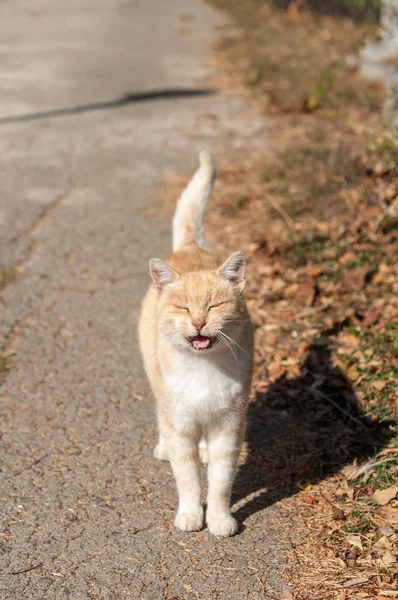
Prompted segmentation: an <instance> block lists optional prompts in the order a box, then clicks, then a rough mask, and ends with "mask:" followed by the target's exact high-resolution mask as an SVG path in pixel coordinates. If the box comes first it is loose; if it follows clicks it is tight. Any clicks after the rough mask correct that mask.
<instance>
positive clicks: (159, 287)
mask: <svg viewBox="0 0 398 600" xmlns="http://www.w3.org/2000/svg"><path fill="white" fill-rule="evenodd" d="M149 272H150V274H151V277H152V281H153V285H154V287H155V290H156V291H157V292H161V291H163V289H164V287H165V286H166V285H168V284H169V283H173V281H175V280H176V279H177V278H178V277H179V275H180V274H179V273H177V271H174V269H172V268H171V267H169V265H168V264H167V263H165V262H164V261H163V260H160V258H151V260H150V261H149Z"/></svg>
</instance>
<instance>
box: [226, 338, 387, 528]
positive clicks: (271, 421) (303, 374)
mask: <svg viewBox="0 0 398 600" xmlns="http://www.w3.org/2000/svg"><path fill="white" fill-rule="evenodd" d="M389 425H390V422H387V421H384V422H383V423H378V422H374V421H370V420H369V419H368V418H367V417H366V416H365V415H364V414H363V413H362V411H361V409H360V407H359V404H358V401H357V398H356V396H355V394H354V392H353V390H352V387H351V385H350V383H349V382H348V380H347V379H346V378H345V376H344V374H343V373H342V371H341V370H340V369H339V368H338V367H334V366H333V365H332V364H331V360H330V349H329V344H328V338H327V335H325V336H321V337H320V338H319V339H318V340H317V341H316V342H315V343H313V344H312V345H311V346H310V348H309V350H308V353H307V355H306V358H305V361H304V364H303V365H302V367H301V370H300V374H299V375H298V376H297V377H295V378H294V379H286V378H285V377H280V378H279V379H277V380H276V381H275V382H274V383H272V384H271V385H270V387H269V389H268V390H267V392H265V393H258V394H257V397H256V401H255V402H253V403H251V404H250V405H249V410H248V427H247V435H246V439H247V443H248V447H249V448H248V449H249V456H248V458H247V460H246V464H245V465H243V466H242V467H241V469H240V471H239V473H238V476H237V479H236V485H235V488H234V493H233V498H232V504H234V503H236V502H239V501H242V499H244V498H247V502H246V503H245V504H244V505H243V506H241V507H240V508H238V510H237V512H236V513H235V516H236V517H237V518H238V520H239V521H240V522H242V521H243V520H245V519H246V518H247V517H248V516H250V515H252V514H254V513H256V512H257V511H259V510H262V509H263V508H266V507H267V506H269V505H270V504H272V503H274V502H276V501H278V500H281V499H282V498H285V497H288V496H291V495H293V494H295V493H297V492H298V491H299V489H300V487H301V486H302V485H305V484H308V483H316V482H319V481H320V480H322V479H324V478H325V477H328V476H330V475H332V474H333V473H336V472H338V471H339V470H340V469H341V468H342V467H343V466H344V465H345V464H348V463H351V462H352V461H353V459H354V458H355V457H357V458H358V461H359V462H360V461H361V460H364V459H366V458H368V457H369V455H371V454H372V453H374V451H375V449H378V448H382V447H383V446H384V445H385V444H386V443H387V441H388V438H389V435H392V432H391V431H389V429H388V428H389Z"/></svg>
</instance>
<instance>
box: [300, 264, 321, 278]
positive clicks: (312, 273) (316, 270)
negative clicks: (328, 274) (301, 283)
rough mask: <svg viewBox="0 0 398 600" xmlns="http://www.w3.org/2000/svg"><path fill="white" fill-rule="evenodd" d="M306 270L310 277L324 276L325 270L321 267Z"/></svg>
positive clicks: (311, 267)
mask: <svg viewBox="0 0 398 600" xmlns="http://www.w3.org/2000/svg"><path fill="white" fill-rule="evenodd" d="M304 270H305V272H306V274H307V275H308V276H309V277H318V275H322V273H323V269H321V268H320V267H314V266H312V265H309V266H308V267H305V269H304Z"/></svg>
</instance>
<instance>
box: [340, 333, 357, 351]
mask: <svg viewBox="0 0 398 600" xmlns="http://www.w3.org/2000/svg"><path fill="white" fill-rule="evenodd" d="M340 341H341V342H342V343H343V344H345V345H346V346H348V347H349V348H356V347H357V346H359V345H360V344H361V340H360V339H359V337H357V336H356V335H353V334H352V333H345V334H343V335H341V336H340Z"/></svg>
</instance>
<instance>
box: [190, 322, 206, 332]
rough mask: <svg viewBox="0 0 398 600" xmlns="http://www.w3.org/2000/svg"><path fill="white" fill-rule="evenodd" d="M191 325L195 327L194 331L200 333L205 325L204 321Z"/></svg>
mask: <svg viewBox="0 0 398 600" xmlns="http://www.w3.org/2000/svg"><path fill="white" fill-rule="evenodd" d="M192 325H193V326H194V327H195V329H197V330H198V331H200V330H201V329H202V327H204V326H205V325H206V321H192Z"/></svg>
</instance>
